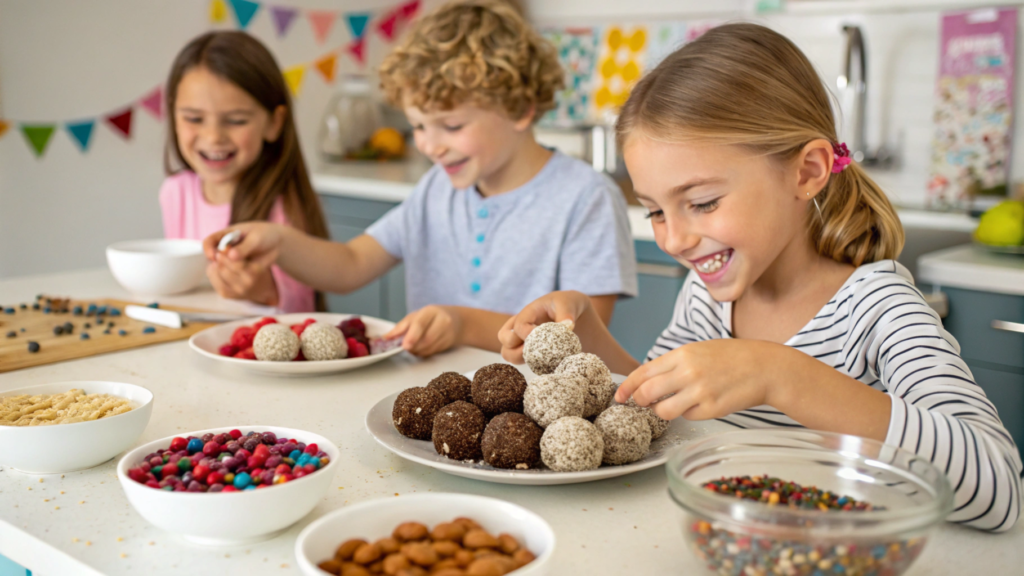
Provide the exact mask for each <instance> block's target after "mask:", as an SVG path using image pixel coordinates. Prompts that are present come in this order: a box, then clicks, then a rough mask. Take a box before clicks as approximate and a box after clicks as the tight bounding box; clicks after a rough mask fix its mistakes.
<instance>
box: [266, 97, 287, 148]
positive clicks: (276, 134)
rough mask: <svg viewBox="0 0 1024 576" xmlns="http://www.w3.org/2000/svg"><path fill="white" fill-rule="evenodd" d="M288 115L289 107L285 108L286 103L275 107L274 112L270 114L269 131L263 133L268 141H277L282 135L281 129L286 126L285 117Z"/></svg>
mask: <svg viewBox="0 0 1024 576" xmlns="http://www.w3.org/2000/svg"><path fill="white" fill-rule="evenodd" d="M287 116H288V109H287V108H285V106H284V104H281V105H279V106H278V107H277V108H274V112H273V113H272V114H271V115H270V124H268V125H267V131H266V132H265V133H264V134H263V139H264V140H266V141H267V142H276V141H277V139H278V138H280V137H281V130H282V129H283V128H284V119H285V118H286V117H287Z"/></svg>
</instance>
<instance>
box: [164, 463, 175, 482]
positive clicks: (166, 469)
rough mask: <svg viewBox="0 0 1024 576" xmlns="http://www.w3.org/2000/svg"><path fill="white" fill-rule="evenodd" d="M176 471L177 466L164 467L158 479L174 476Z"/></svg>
mask: <svg viewBox="0 0 1024 576" xmlns="http://www.w3.org/2000/svg"><path fill="white" fill-rule="evenodd" d="M177 471H178V467H177V466H169V465H168V466H164V467H163V468H161V469H160V478H161V479H163V478H167V477H168V476H174V473H175V472H177Z"/></svg>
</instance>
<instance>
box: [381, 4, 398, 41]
mask: <svg viewBox="0 0 1024 576" xmlns="http://www.w3.org/2000/svg"><path fill="white" fill-rule="evenodd" d="M400 14H401V12H399V11H398V10H395V11H393V12H391V13H390V14H388V15H387V16H386V17H385V18H384V19H383V20H381V21H380V24H377V31H378V32H380V34H381V36H383V37H384V39H385V40H387V41H389V42H390V41H392V40H394V39H395V32H396V31H397V30H398V16H399V15H400Z"/></svg>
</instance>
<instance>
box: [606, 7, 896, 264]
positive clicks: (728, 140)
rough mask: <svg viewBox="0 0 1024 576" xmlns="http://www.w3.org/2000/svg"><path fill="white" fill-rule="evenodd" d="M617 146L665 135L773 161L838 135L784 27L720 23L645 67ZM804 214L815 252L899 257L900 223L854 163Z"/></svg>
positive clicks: (863, 258) (855, 259)
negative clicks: (632, 137)
mask: <svg viewBox="0 0 1024 576" xmlns="http://www.w3.org/2000/svg"><path fill="white" fill-rule="evenodd" d="M616 131H617V135H618V139H619V143H620V146H622V145H624V144H625V143H626V140H627V139H628V137H629V136H630V134H633V133H635V132H640V133H642V134H643V135H644V136H646V137H649V138H653V139H656V140H660V141H666V142H682V141H695V140H697V141H703V142H710V143H714V144H724V145H738V146H743V147H745V148H747V149H750V150H753V151H754V152H757V153H761V154H765V155H768V156H771V157H774V158H776V159H779V160H786V159H789V158H792V157H793V156H795V155H796V154H797V153H798V152H800V150H802V149H803V147H804V146H805V145H806V144H807V143H809V142H810V141H812V140H816V139H819V138H824V139H826V140H828V141H829V142H833V143H835V142H837V136H836V124H835V117H834V116H833V112H832V106H831V103H830V100H829V93H828V91H827V90H826V89H825V86H824V84H823V83H822V81H821V78H819V77H818V74H817V73H816V72H815V70H814V67H813V66H812V65H811V63H810V61H808V60H807V57H806V56H804V54H803V52H801V51H800V49H799V48H797V47H796V46H795V45H794V44H793V43H792V42H790V41H789V40H788V39H786V38H785V37H784V36H782V35H781V34H778V33H777V32H774V31H772V30H770V29H768V28H765V27H764V26H759V25H756V24H727V25H723V26H719V27H717V28H713V29H711V30H709V31H708V32H706V33H705V34H704V35H703V36H701V37H700V38H699V39H697V40H695V41H694V42H692V43H690V44H687V45H686V46H684V47H682V48H680V49H679V50H676V51H675V52H674V53H672V54H671V55H670V56H668V57H667V58H665V60H663V61H662V62H661V63H660V64H659V65H658V66H657V67H656V68H655V69H654V70H652V71H651V72H650V73H648V74H647V75H646V76H645V77H644V78H643V79H642V80H641V81H640V82H639V83H637V85H636V87H635V88H634V89H633V91H632V93H631V94H630V97H629V100H628V101H627V102H626V104H625V106H623V108H622V112H621V114H620V116H619V120H618V124H617V126H616ZM816 199H817V203H818V206H819V207H820V209H821V215H820V216H819V214H818V212H817V210H815V209H810V210H809V211H808V222H807V224H808V228H809V234H810V238H811V241H812V242H813V243H814V245H815V247H816V249H817V251H818V253H819V254H821V255H822V256H826V257H828V258H831V259H833V260H835V261H837V262H842V263H847V264H852V265H854V266H860V265H861V264H864V263H867V262H876V261H878V260H885V259H889V258H896V256H898V255H899V253H900V250H902V249H903V241H904V235H903V226H902V225H901V224H900V220H899V217H898V216H897V215H896V211H895V209H894V208H893V206H892V204H891V203H890V202H889V199H888V197H886V195H885V193H884V192H883V191H882V189H881V188H879V187H878V185H877V184H875V182H874V181H873V180H872V179H871V178H870V177H869V176H868V175H867V174H866V173H865V172H864V171H863V170H862V169H861V168H860V166H858V165H857V164H856V163H853V164H850V165H849V166H847V167H846V169H845V170H843V171H842V172H840V173H838V174H832V176H831V178H830V179H829V182H828V184H827V185H826V186H825V188H824V189H823V190H822V191H821V192H820V193H819V194H818V195H817V198H816Z"/></svg>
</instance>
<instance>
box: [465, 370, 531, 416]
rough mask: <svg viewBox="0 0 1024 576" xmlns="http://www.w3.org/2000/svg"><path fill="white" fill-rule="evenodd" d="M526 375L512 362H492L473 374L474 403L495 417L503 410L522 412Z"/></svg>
mask: <svg viewBox="0 0 1024 576" xmlns="http://www.w3.org/2000/svg"><path fill="white" fill-rule="evenodd" d="M525 391H526V376H523V373H522V372H520V371H519V370H516V367H515V366H513V365H511V364H500V363H499V364H490V365H488V366H484V367H483V368H481V369H479V370H477V371H476V374H474V375H473V384H472V394H473V404H476V405H477V407H478V408H480V410H483V413H484V416H487V417H488V418H493V417H494V416H497V415H498V414H501V413H502V412H522V411H523V392H525Z"/></svg>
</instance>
